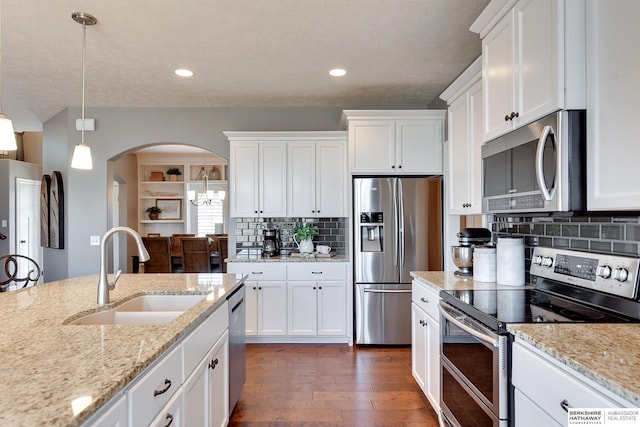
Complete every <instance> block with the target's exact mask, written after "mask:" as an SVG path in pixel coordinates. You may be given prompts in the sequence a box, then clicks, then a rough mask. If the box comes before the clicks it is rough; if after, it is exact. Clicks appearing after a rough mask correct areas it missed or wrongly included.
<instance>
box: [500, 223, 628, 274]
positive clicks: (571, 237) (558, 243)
mask: <svg viewBox="0 0 640 427" xmlns="http://www.w3.org/2000/svg"><path fill="white" fill-rule="evenodd" d="M489 223H490V229H491V232H492V236H493V239H492V240H493V241H494V242H496V241H497V238H498V237H500V236H505V235H514V236H522V237H524V245H525V263H526V269H527V271H528V270H529V265H530V261H531V254H532V252H533V248H534V247H535V246H547V247H552V248H562V249H575V250H583V251H590V252H600V253H615V254H619V255H631V256H640V216H602V217H600V216H571V217H527V216H521V217H518V216H515V217H514V216H500V215H492V216H491V217H489Z"/></svg>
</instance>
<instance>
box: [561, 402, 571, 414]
mask: <svg viewBox="0 0 640 427" xmlns="http://www.w3.org/2000/svg"><path fill="white" fill-rule="evenodd" d="M560 407H561V408H562V409H564V411H565V412H569V408H571V405H569V401H568V400H567V399H563V400H562V402H560Z"/></svg>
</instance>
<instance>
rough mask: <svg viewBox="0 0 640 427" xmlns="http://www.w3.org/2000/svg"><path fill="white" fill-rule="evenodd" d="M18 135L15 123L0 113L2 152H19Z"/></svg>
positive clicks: (0, 146)
mask: <svg viewBox="0 0 640 427" xmlns="http://www.w3.org/2000/svg"><path fill="white" fill-rule="evenodd" d="M17 149H18V145H17V144H16V134H15V132H14V130H13V123H12V122H11V120H10V119H9V118H7V116H5V115H4V114H3V113H1V112H0V151H12V150H17Z"/></svg>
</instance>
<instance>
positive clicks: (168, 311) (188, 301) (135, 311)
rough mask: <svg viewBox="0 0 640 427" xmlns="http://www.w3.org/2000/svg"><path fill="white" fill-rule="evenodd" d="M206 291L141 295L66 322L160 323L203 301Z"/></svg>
mask: <svg viewBox="0 0 640 427" xmlns="http://www.w3.org/2000/svg"><path fill="white" fill-rule="evenodd" d="M205 297H206V295H141V296H139V297H136V298H133V299H131V300H129V301H126V302H124V303H122V304H120V305H118V306H116V307H114V308H112V309H109V310H103V311H98V312H95V313H91V314H87V315H86V316H82V317H80V318H78V319H75V320H72V321H71V322H69V323H67V324H68V325H162V324H165V323H169V322H171V321H172V320H173V319H175V318H176V317H178V316H180V315H181V314H182V313H184V312H185V311H187V310H188V309H190V308H191V307H193V306H194V305H196V304H197V303H199V302H200V301H202V300H203V299H204V298H205Z"/></svg>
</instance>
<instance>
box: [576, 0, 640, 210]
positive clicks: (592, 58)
mask: <svg viewBox="0 0 640 427" xmlns="http://www.w3.org/2000/svg"><path fill="white" fill-rule="evenodd" d="M639 14H640V2H637V1H634V0H620V1H614V2H611V1H598V0H590V1H588V3H587V65H588V68H587V110H588V120H587V146H588V150H587V170H588V171H589V173H588V174H587V208H588V209H589V210H605V211H610V210H639V209H640V187H639V186H638V182H640V168H638V162H637V159H638V158H639V157H640V144H638V143H637V138H638V134H640V121H638V116H640V107H638V104H636V99H637V98H639V97H640V85H638V73H639V72H640V55H637V54H635V53H632V52H630V51H629V50H628V49H620V48H615V46H618V45H619V43H620V40H638V38H639V37H640V27H639V26H638V23H637V19H634V18H635V17H637V16H638V15H639Z"/></svg>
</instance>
